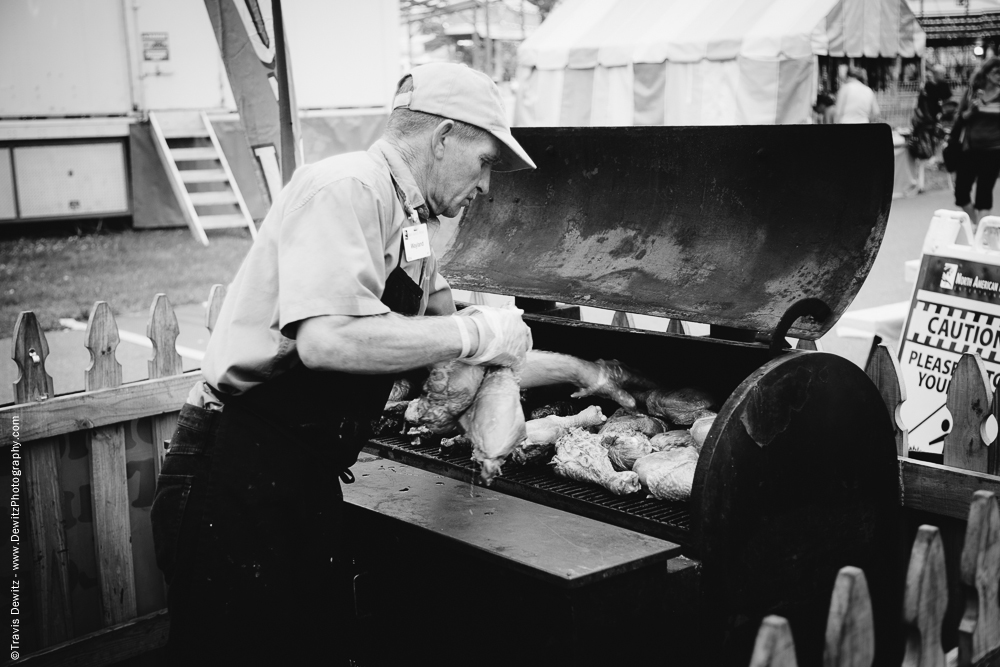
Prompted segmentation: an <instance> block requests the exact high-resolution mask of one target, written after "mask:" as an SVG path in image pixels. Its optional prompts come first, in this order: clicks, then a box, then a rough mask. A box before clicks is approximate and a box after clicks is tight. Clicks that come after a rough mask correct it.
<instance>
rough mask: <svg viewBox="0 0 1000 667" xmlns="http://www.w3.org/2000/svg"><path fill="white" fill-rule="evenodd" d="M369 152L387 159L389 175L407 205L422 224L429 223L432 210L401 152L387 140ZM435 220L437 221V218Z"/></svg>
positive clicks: (379, 142)
mask: <svg viewBox="0 0 1000 667" xmlns="http://www.w3.org/2000/svg"><path fill="white" fill-rule="evenodd" d="M368 151H369V152H370V153H376V154H378V155H381V156H382V157H383V158H384V159H385V162H386V164H387V165H388V166H389V173H391V174H392V177H393V178H394V179H395V180H396V184H397V185H398V186H399V189H400V190H402V191H403V196H404V197H406V203H407V204H409V205H410V206H411V207H413V209H414V210H415V211H416V212H417V216H418V217H419V218H420V220H421V221H422V222H428V221H429V220H428V218H429V216H430V210H429V209H428V208H427V202H425V201H424V196H423V195H422V194H421V193H420V190H419V189H418V188H417V182H416V181H415V180H414V178H413V174H412V173H411V172H410V168H409V167H408V166H406V162H404V161H403V157H402V156H401V155H400V154H399V151H398V150H396V148H395V147H394V146H393V145H392V144H390V143H389V142H388V141H386V140H385V139H379V140H378V141H376V142H375V143H374V144H373V145H372V147H371V148H370V149H368ZM434 220H435V221H436V218H435V219H434Z"/></svg>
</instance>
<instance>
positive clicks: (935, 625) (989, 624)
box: [750, 491, 1000, 667]
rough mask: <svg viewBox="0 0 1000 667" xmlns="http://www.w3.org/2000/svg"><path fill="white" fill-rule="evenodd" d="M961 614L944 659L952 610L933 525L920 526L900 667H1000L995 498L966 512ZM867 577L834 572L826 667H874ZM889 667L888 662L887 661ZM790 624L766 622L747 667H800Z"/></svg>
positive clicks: (999, 522) (977, 500)
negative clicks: (947, 619) (999, 666)
mask: <svg viewBox="0 0 1000 667" xmlns="http://www.w3.org/2000/svg"><path fill="white" fill-rule="evenodd" d="M961 583H962V592H963V596H964V610H965V613H964V615H963V616H962V619H961V622H960V624H959V626H958V646H957V647H955V648H954V649H953V650H952V651H949V652H948V653H945V651H944V648H943V647H942V644H941V629H942V622H943V620H944V615H945V608H946V607H947V604H948V587H947V581H946V575H945V555H944V547H943V545H942V540H941V535H940V532H939V531H938V529H937V528H936V527H934V526H928V525H924V526H921V527H920V529H919V531H918V532H917V537H916V539H915V540H914V542H913V549H912V551H911V553H910V564H909V568H908V569H907V572H906V592H905V594H904V597H903V610H902V611H903V613H902V623H903V626H904V636H905V649H904V656H903V662H902V665H903V667H945V665H948V666H949V667H951V666H957V667H970V666H974V667H987V666H993V665H997V664H1000V600H998V596H997V593H998V587H1000V507H998V504H997V498H996V496H995V495H994V494H993V493H990V492H987V491H977V492H976V493H975V495H974V497H973V500H972V505H971V506H970V508H969V515H968V523H967V526H966V531H965V542H964V546H963V548H962V555H961ZM872 619H873V612H872V603H871V598H870V597H869V594H868V583H867V581H866V579H865V574H864V572H862V571H861V570H860V569H858V568H856V567H844V568H842V569H841V570H840V572H839V573H838V574H837V579H836V582H835V583H834V587H833V594H832V595H831V598H830V613H829V616H828V617H827V625H826V642H825V648H824V653H823V665H824V667H870V666H871V665H872V663H873V661H874V659H875V642H876V639H877V638H876V636H875V628H874V624H873V620H872ZM883 662H884V661H883ZM796 665H797V661H796V655H795V641H794V637H793V634H792V631H791V628H790V627H789V624H788V621H786V620H785V619H784V618H782V617H780V616H768V617H767V618H765V619H764V621H763V622H762V623H761V626H760V630H759V631H758V633H757V641H756V644H755V646H754V650H753V655H752V657H751V659H750V667H796Z"/></svg>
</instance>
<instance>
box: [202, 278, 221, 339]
mask: <svg viewBox="0 0 1000 667" xmlns="http://www.w3.org/2000/svg"><path fill="white" fill-rule="evenodd" d="M225 300H226V286H225V285H219V284H215V285H212V290H211V291H210V292H209V293H208V308H206V309H205V328H206V329H208V333H212V332H213V331H214V330H215V323H216V322H217V321H218V319H219V312H221V311H222V302H223V301H225Z"/></svg>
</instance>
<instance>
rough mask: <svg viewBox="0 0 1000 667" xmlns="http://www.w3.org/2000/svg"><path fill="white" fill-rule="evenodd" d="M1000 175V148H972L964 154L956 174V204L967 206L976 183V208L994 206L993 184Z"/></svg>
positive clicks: (981, 209) (985, 209)
mask: <svg viewBox="0 0 1000 667" xmlns="http://www.w3.org/2000/svg"><path fill="white" fill-rule="evenodd" d="M998 175H1000V150H996V151H980V150H975V149H970V150H967V151H965V153H963V154H962V162H961V164H960V165H959V167H958V172H957V173H956V174H955V206H959V207H961V206H966V205H968V203H969V202H970V201H972V200H971V197H970V195H971V194H972V184H973V183H975V184H976V210H977V211H987V210H989V209H991V208H993V186H994V185H996V182H997V176H998Z"/></svg>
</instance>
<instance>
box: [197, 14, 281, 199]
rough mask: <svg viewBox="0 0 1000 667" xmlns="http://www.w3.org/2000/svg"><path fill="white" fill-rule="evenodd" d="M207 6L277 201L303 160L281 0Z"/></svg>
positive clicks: (254, 149) (240, 107)
mask: <svg viewBox="0 0 1000 667" xmlns="http://www.w3.org/2000/svg"><path fill="white" fill-rule="evenodd" d="M205 7H206V8H207V9H208V16H209V18H210V19H211V20H212V28H213V29H214V31H215V38H216V41H218V43H219V49H220V51H221V52H222V62H223V63H224V64H225V66H226V74H227V75H228V76H229V83H230V85H231V86H232V89H233V96H234V97H235V98H236V106H237V108H238V110H239V113H240V120H241V121H242V122H243V128H244V130H245V131H246V135H247V141H248V142H249V144H250V149H251V151H252V152H253V155H254V156H255V157H256V158H257V161H258V163H259V164H260V168H261V170H262V171H263V173H264V180H265V181H266V182H267V189H268V194H269V195H270V197H271V201H274V198H275V197H276V196H277V194H278V192H279V191H280V190H281V186H282V185H283V184H284V183H287V182H288V180H289V179H290V178H291V177H292V172H293V171H294V170H295V167H296V166H297V165H298V164H301V154H300V153H301V151H300V149H299V146H298V136H299V133H298V113H296V112H295V110H296V108H297V107H296V105H295V92H294V87H293V86H292V81H291V63H290V61H289V58H288V45H287V43H286V41H285V39H284V31H283V29H282V21H281V5H280V2H279V0H205ZM278 30H281V34H280V35H279V34H278V32H277V31H278ZM279 54H280V55H279ZM283 120H284V126H283V124H282V121H283Z"/></svg>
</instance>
